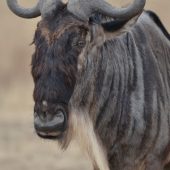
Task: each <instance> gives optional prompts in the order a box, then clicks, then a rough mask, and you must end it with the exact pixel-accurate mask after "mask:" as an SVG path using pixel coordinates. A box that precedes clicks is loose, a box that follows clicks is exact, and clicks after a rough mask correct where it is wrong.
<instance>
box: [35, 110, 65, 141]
mask: <svg viewBox="0 0 170 170" xmlns="http://www.w3.org/2000/svg"><path fill="white" fill-rule="evenodd" d="M66 124H67V116H66V112H64V111H62V110H58V111H57V113H56V114H55V116H53V118H52V119H51V120H48V119H47V118H44V119H42V118H41V117H40V116H39V115H38V114H37V113H35V114H34V128H35V131H36V133H37V135H38V136H39V137H41V138H44V139H60V138H62V136H63V134H64V132H65V130H66Z"/></svg>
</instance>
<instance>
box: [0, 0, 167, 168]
mask: <svg viewBox="0 0 170 170" xmlns="http://www.w3.org/2000/svg"><path fill="white" fill-rule="evenodd" d="M36 2H37V1H36V0H29V1H26V0H19V3H20V4H22V5H24V6H25V7H31V5H34V4H35V3H36ZM110 2H111V3H112V4H113V5H114V6H115V5H116V6H120V5H124V4H127V3H128V2H132V0H131V1H130V0H128V1H127V0H114V1H113V0H110ZM146 9H151V10H154V11H156V12H157V14H158V15H159V16H160V18H161V20H162V21H163V23H164V24H165V26H166V28H167V29H168V30H169V32H170V1H169V0H147V5H146ZM0 11H1V14H0V23H1V24H0V170H35V168H36V169H41V170H89V169H92V168H91V166H90V163H89V162H88V161H87V159H86V158H85V157H84V156H83V155H82V154H81V152H80V150H79V148H78V146H76V144H74V143H73V144H72V145H71V146H70V148H69V149H68V151H66V152H62V151H60V149H59V148H58V146H57V142H51V141H44V140H42V139H39V138H38V137H37V136H36V135H35V132H34V129H33V99H32V92H33V81H32V77H31V74H30V70H31V67H30V63H31V55H32V53H33V51H34V46H33V45H30V44H31V42H32V40H33V35H34V31H35V29H36V24H37V22H38V21H39V20H40V18H38V19H31V20H26V19H22V18H19V17H17V16H15V15H13V14H12V13H11V12H10V11H9V9H8V8H7V5H6V1H5V0H1V1H0Z"/></svg>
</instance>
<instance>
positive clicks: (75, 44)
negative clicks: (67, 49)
mask: <svg viewBox="0 0 170 170" xmlns="http://www.w3.org/2000/svg"><path fill="white" fill-rule="evenodd" d="M71 45H72V47H84V45H85V41H83V40H79V41H78V40H77V39H73V41H72V44H71Z"/></svg>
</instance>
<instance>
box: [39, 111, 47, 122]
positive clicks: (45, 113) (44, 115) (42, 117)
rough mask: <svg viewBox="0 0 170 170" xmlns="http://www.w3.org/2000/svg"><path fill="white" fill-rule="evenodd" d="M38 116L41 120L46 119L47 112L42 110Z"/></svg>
mask: <svg viewBox="0 0 170 170" xmlns="http://www.w3.org/2000/svg"><path fill="white" fill-rule="evenodd" d="M39 116H40V119H41V120H43V121H46V119H47V112H42V113H41V114H40V115H39Z"/></svg>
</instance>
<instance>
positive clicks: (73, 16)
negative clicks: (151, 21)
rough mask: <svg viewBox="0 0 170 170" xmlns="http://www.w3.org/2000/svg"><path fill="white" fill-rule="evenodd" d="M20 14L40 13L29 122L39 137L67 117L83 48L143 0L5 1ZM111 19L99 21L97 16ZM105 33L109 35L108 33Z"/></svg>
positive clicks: (59, 131) (118, 25)
mask: <svg viewBox="0 0 170 170" xmlns="http://www.w3.org/2000/svg"><path fill="white" fill-rule="evenodd" d="M7 3H8V6H9V7H10V9H11V10H12V11H13V12H14V13H15V14H17V15H18V16H20V17H24V18H33V17H37V16H40V15H41V16H42V20H41V21H40V22H39V24H38V27H37V30H36V33H35V38H34V44H35V53H34V55H33V58H32V76H33V79H34V83H35V89H34V100H35V108H34V112H35V114H34V122H35V129H36V132H37V134H38V135H39V136H41V137H44V138H56V137H62V136H63V135H64V132H65V131H66V129H67V120H68V119H69V108H68V103H69V101H70V98H71V96H72V94H73V91H74V86H75V83H76V77H77V71H78V69H81V62H83V60H81V55H82V54H83V55H85V53H88V50H87V51H86V52H83V50H84V49H90V47H91V46H98V45H101V44H102V43H103V42H104V41H105V39H106V38H109V36H110V35H109V34H107V33H106V32H113V31H114V32H115V33H120V32H121V30H124V28H125V27H126V26H129V25H130V24H131V22H129V21H130V20H131V19H132V18H133V17H134V16H137V15H138V14H140V13H141V12H142V10H143V7H144V4H145V1H142V0H135V1H134V3H133V4H132V5H130V6H128V7H127V8H122V9H115V8H113V7H112V6H111V5H109V4H108V3H106V2H105V1H103V0H92V1H90V2H89V1H84V0H82V1H81V0H79V1H76V0H70V1H69V2H68V4H63V3H62V2H60V1H59V0H40V1H39V2H38V4H37V5H36V6H35V7H34V8H32V9H24V8H22V7H20V6H19V5H18V4H17V1H16V0H7ZM99 14H102V17H103V16H104V17H110V18H112V19H111V20H110V19H109V21H107V20H106V21H107V22H106V21H105V22H104V23H103V22H102V17H101V15H99ZM108 35H109V36H108Z"/></svg>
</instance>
